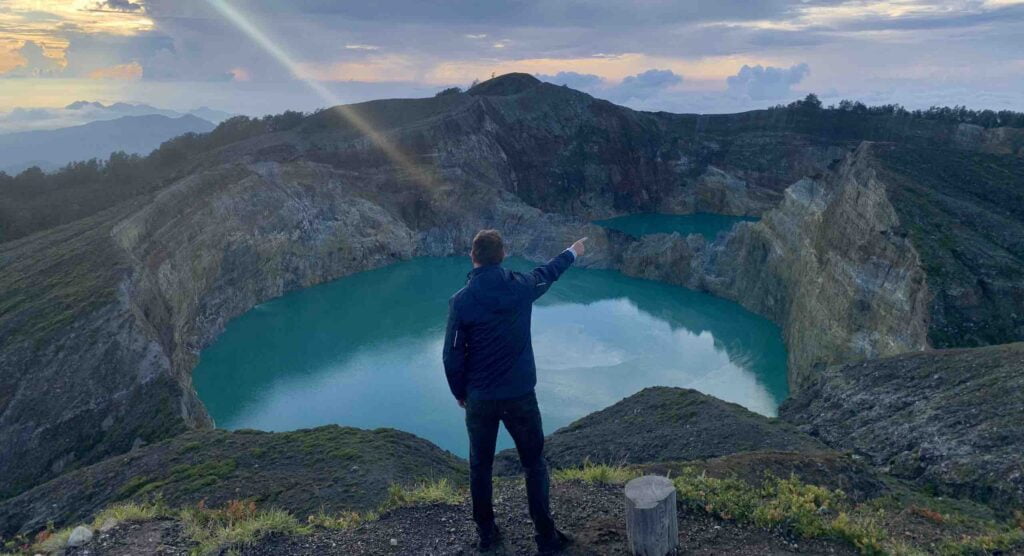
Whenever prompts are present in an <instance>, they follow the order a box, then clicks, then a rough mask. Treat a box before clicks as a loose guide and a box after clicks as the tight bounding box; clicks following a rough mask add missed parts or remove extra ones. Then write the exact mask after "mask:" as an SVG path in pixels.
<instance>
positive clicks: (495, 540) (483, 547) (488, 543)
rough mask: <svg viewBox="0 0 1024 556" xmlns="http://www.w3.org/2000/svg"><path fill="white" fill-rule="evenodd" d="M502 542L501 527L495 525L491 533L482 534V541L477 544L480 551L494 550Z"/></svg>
mask: <svg viewBox="0 0 1024 556" xmlns="http://www.w3.org/2000/svg"><path fill="white" fill-rule="evenodd" d="M500 544H501V529H499V528H498V526H497V525H495V526H494V527H493V528H492V529H491V532H490V533H489V534H483V533H481V534H480V543H479V544H477V548H478V549H480V552H486V551H488V550H492V549H494V548H496V547H497V546H499V545H500Z"/></svg>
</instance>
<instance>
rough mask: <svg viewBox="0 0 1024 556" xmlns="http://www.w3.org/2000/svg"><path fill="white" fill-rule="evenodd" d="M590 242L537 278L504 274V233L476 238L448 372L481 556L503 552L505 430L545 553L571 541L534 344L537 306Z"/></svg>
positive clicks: (451, 322) (455, 304) (454, 318)
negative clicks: (496, 503)
mask: <svg viewBox="0 0 1024 556" xmlns="http://www.w3.org/2000/svg"><path fill="white" fill-rule="evenodd" d="M585 239H587V238H583V239H581V240H579V241H577V242H576V243H573V244H572V246H571V247H569V248H568V249H566V250H565V251H563V252H562V253H561V254H559V255H558V256H557V257H555V258H553V259H551V260H550V261H548V262H547V264H545V265H543V266H539V267H537V268H535V269H533V271H532V272H530V273H529V274H524V273H521V272H513V271H509V270H506V269H504V268H502V266H501V262H502V261H503V260H504V258H505V247H504V244H503V243H502V240H501V235H500V234H499V233H498V232H497V231H496V230H483V231H481V232H480V233H478V234H477V235H476V237H474V238H473V248H472V251H471V252H470V257H471V258H472V260H473V270H472V272H470V273H469V280H468V281H467V283H466V287H464V288H462V289H461V290H459V291H458V292H456V293H455V295H453V296H452V298H451V300H450V302H449V309H450V310H449V315H448V329H447V332H446V333H445V340H444V370H445V374H446V375H447V377H448V386H449V387H451V390H452V394H453V395H454V396H455V399H456V401H457V402H458V404H459V405H460V406H462V407H464V408H465V409H466V428H467V429H468V430H469V480H470V491H471V494H472V497H473V520H474V521H476V526H477V532H478V533H479V534H480V545H479V546H480V549H481V550H489V549H490V548H492V547H494V546H496V545H497V543H498V541H499V539H500V534H501V533H500V531H499V530H498V527H497V525H495V523H494V508H493V506H492V504H491V467H492V465H493V463H494V445H495V442H496V440H497V436H498V423H499V422H501V423H504V424H505V429H506V430H508V432H509V434H510V435H511V436H512V440H513V441H515V444H516V451H517V452H519V461H520V463H521V464H522V466H523V471H524V472H525V474H526V494H527V498H528V499H529V505H530V517H531V518H532V519H533V526H534V528H535V529H536V532H537V535H536V537H535V538H536V541H537V548H538V550H539V552H540V553H541V554H552V553H555V552H558V551H560V550H561V549H562V548H564V547H565V546H566V545H567V544H568V543H569V538H568V537H566V536H565V535H564V534H562V533H561V532H560V531H559V530H558V529H557V528H555V522H554V520H553V519H552V518H551V509H550V504H549V499H548V468H547V464H546V463H545V461H544V455H543V450H544V431H543V430H542V428H541V419H540V410H539V409H538V407H537V397H536V395H535V394H534V391H533V390H534V387H535V386H536V385H537V369H536V367H535V366H534V362H533V345H532V343H531V340H530V315H531V313H532V309H533V302H534V301H536V300H537V298H538V297H540V296H541V295H544V292H546V291H548V288H550V287H551V284H552V283H554V282H555V280H558V277H559V276H561V275H562V273H563V272H565V271H566V269H568V268H569V267H570V266H571V265H572V263H573V262H574V261H575V260H576V258H577V257H581V256H583V253H584V250H585V249H584V247H583V241H584V240H585Z"/></svg>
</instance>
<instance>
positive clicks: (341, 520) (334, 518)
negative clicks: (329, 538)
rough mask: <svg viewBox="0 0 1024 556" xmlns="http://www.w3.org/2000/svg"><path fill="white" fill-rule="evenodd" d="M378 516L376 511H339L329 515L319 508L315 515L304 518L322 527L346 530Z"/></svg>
mask: <svg viewBox="0 0 1024 556" xmlns="http://www.w3.org/2000/svg"><path fill="white" fill-rule="evenodd" d="M378 517H379V514H378V513H377V512H351V511H349V512H341V513H340V514H337V515H331V514H328V513H326V512H324V511H323V509H321V510H320V512H318V513H317V514H315V515H311V516H309V517H308V518H306V521H307V522H308V523H309V524H310V525H313V526H316V527H323V528H325V529H341V530H348V529H354V528H356V527H359V526H360V525H362V524H363V523H366V522H368V521H374V520H376V519H377V518H378Z"/></svg>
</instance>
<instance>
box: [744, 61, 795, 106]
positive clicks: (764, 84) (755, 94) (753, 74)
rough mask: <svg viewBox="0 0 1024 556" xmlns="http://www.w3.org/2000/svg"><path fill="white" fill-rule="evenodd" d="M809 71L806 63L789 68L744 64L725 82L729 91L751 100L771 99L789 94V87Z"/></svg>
mask: <svg viewBox="0 0 1024 556" xmlns="http://www.w3.org/2000/svg"><path fill="white" fill-rule="evenodd" d="M810 73H811V68H810V66H808V65H807V64H796V65H794V66H790V67H789V68H776V67H772V66H768V67H765V66H761V65H756V66H748V65H746V64H744V65H743V67H742V68H740V71H739V73H737V74H736V75H733V76H730V77H728V78H727V79H726V80H725V82H726V86H727V87H728V91H729V93H732V94H735V95H740V96H746V97H748V98H750V99H753V100H771V99H778V98H783V97H785V96H787V95H789V94H790V92H791V87H792V86H793V85H796V84H797V83H799V82H800V81H802V80H803V78H804V77H807V76H808V75H809V74H810Z"/></svg>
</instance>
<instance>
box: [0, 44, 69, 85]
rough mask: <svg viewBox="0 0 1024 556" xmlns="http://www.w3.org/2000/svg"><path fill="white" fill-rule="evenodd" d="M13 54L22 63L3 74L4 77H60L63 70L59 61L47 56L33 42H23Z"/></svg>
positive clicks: (40, 47)
mask: <svg viewBox="0 0 1024 556" xmlns="http://www.w3.org/2000/svg"><path fill="white" fill-rule="evenodd" d="M15 53H17V54H18V55H19V56H21V58H22V59H23V60H24V62H23V63H22V64H20V65H18V66H15V67H14V68H12V69H10V70H8V71H7V72H5V73H4V74H3V76H5V77H51V76H57V75H60V73H61V72H62V71H63V70H64V67H63V65H62V64H61V63H60V60H58V59H57V58H51V57H49V56H47V55H46V52H45V51H43V47H42V46H39V44H38V43H36V42H35V41H25V44H23V45H22V46H21V48H18V49H17V50H15Z"/></svg>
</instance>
